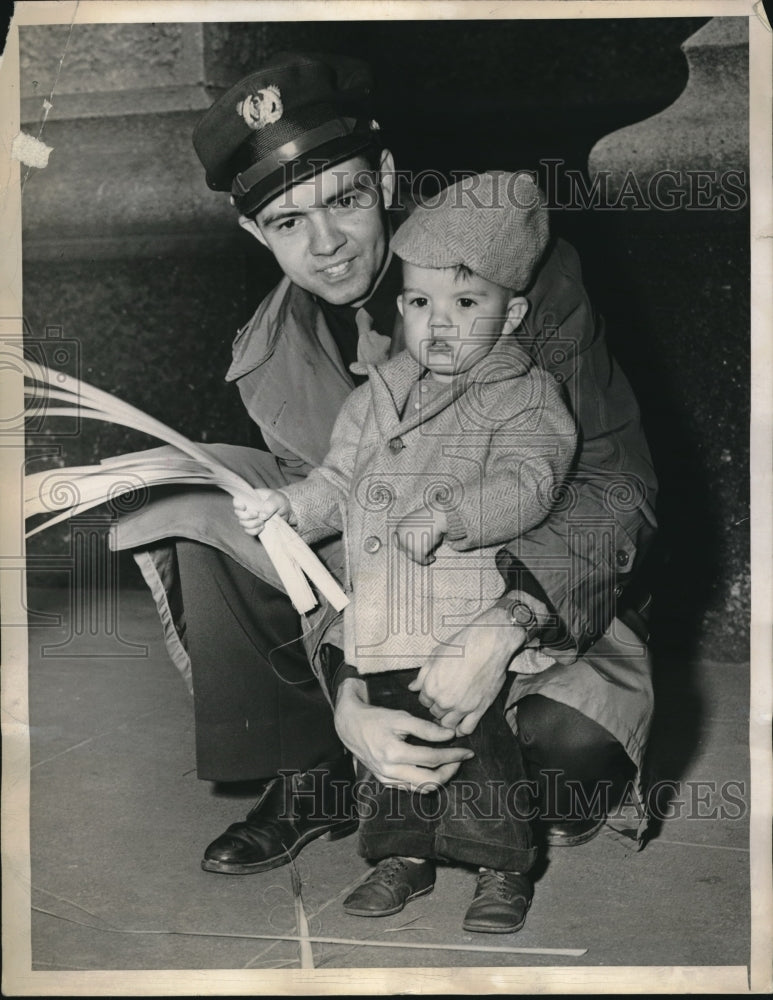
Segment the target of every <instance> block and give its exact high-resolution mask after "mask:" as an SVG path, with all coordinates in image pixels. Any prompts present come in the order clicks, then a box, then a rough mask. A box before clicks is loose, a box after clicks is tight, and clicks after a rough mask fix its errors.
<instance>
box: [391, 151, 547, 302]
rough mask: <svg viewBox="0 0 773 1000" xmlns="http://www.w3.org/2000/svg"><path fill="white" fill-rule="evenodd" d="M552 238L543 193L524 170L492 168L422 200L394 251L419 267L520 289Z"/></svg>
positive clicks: (401, 231) (395, 242) (402, 229)
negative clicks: (462, 272) (460, 270)
mask: <svg viewBox="0 0 773 1000" xmlns="http://www.w3.org/2000/svg"><path fill="white" fill-rule="evenodd" d="M548 238H549V226H548V211H547V208H546V207H545V204H544V198H543V196H542V193H541V192H540V190H539V188H538V187H537V185H536V184H535V183H534V181H533V180H532V178H531V177H530V176H529V175H528V174H526V173H521V174H510V173H506V172H505V171H488V172H486V173H485V174H475V175H474V176H472V177H465V178H464V179H463V180H461V181H458V182H457V183H456V184H452V185H451V187H448V188H446V189H445V190H444V191H441V192H440V193H439V194H438V195H436V196H435V197H434V198H432V199H430V200H428V201H427V202H425V203H424V204H423V205H420V206H419V207H417V208H416V209H414V211H413V212H412V213H411V215H410V216H409V218H408V219H407V220H406V221H405V222H404V223H403V225H402V226H401V227H400V228H399V229H398V231H397V233H396V234H395V235H394V236H393V237H392V241H391V243H390V246H391V248H392V250H393V251H394V253H395V254H397V256H398V257H400V258H401V259H402V260H404V261H407V262H408V263H409V264H416V265H417V266H418V267H458V266H459V265H460V264H463V265H464V266H465V267H468V268H469V269H470V270H471V271H472V272H473V273H474V274H477V275H479V276H480V277H482V278H487V279H488V280H489V281H493V282H494V283H495V284H497V285H501V286H502V287H503V288H507V289H510V290H512V291H522V290H524V289H525V288H526V287H527V286H528V285H529V283H530V281H531V278H532V274H533V272H534V269H535V267H536V265H537V263H538V262H539V259H540V257H541V256H542V254H543V253H544V251H545V247H546V246H547V243H548Z"/></svg>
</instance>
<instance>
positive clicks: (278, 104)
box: [236, 84, 284, 131]
mask: <svg viewBox="0 0 773 1000" xmlns="http://www.w3.org/2000/svg"><path fill="white" fill-rule="evenodd" d="M236 111H237V113H238V114H240V115H241V116H242V118H243V119H244V121H245V124H247V125H248V126H249V128H251V129H254V130H255V131H257V130H258V129H261V128H265V127H266V125H272V124H273V123H274V122H278V121H279V119H280V118H281V117H282V112H283V111H284V108H283V107H282V96H281V94H280V93H279V87H275V86H274V85H273V84H271V85H270V86H268V87H264V89H263V90H259V91H258V92H257V94H249V95H248V96H247V97H245V98H244V100H243V101H239V103H238V104H237V105H236Z"/></svg>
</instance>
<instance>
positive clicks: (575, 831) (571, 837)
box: [545, 818, 604, 847]
mask: <svg viewBox="0 0 773 1000" xmlns="http://www.w3.org/2000/svg"><path fill="white" fill-rule="evenodd" d="M603 826H604V819H603V818H602V819H593V818H591V819H581V820H574V821H571V820H570V821H567V822H565V823H551V824H549V825H548V826H547V827H546V829H545V843H546V844H548V845H549V846H550V847H578V846H579V845H580V844H587V843H588V841H589V840H593V838H594V837H596V836H597V835H598V834H599V833H601V828H602V827H603Z"/></svg>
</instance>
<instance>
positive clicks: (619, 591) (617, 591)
mask: <svg viewBox="0 0 773 1000" xmlns="http://www.w3.org/2000/svg"><path fill="white" fill-rule="evenodd" d="M622 593H623V585H622V583H618V585H617V586H616V587H615V597H620V595H621V594H622Z"/></svg>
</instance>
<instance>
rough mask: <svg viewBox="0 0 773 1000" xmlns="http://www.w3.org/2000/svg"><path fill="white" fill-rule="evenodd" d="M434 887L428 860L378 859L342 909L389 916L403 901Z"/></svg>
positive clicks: (350, 911) (364, 915)
mask: <svg viewBox="0 0 773 1000" xmlns="http://www.w3.org/2000/svg"><path fill="white" fill-rule="evenodd" d="M434 888H435V865H434V864H433V863H432V862H431V861H421V862H416V861H404V860H403V859H402V858H385V859H384V860H383V861H379V863H378V864H377V865H376V867H375V868H374V869H373V871H372V872H371V873H370V875H368V877H367V878H366V879H365V881H364V882H363V883H362V884H361V885H358V886H357V888H356V889H355V890H354V892H351V893H349V895H348V896H347V897H346V899H345V900H344V904H343V905H344V910H346V912H347V913H353V914H354V916H356V917H389V916H391V915H392V914H393V913H399V912H400V910H402V908H403V907H404V906H405V904H406V903H407V902H408V901H409V900H411V899H416V898H417V897H418V896H425V895H426V894H427V893H428V892H432V890H433V889H434Z"/></svg>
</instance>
